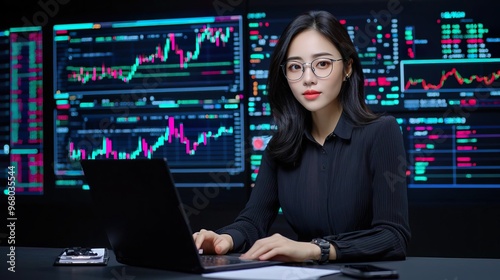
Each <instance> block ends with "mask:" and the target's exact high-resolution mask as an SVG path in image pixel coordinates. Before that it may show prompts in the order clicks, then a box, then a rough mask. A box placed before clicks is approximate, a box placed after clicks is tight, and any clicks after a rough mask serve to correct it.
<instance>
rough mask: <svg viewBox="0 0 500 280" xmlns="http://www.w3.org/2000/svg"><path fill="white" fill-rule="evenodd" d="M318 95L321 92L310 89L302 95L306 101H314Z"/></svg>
mask: <svg viewBox="0 0 500 280" xmlns="http://www.w3.org/2000/svg"><path fill="white" fill-rule="evenodd" d="M320 94H321V92H319V91H315V90H312V89H310V90H306V91H304V93H303V94H302V95H303V96H304V98H305V99H307V100H314V99H316V98H318V97H319V95H320Z"/></svg>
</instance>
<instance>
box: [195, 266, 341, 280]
mask: <svg viewBox="0 0 500 280" xmlns="http://www.w3.org/2000/svg"><path fill="white" fill-rule="evenodd" d="M339 272H340V270H336V269H319V268H309V267H299V266H281V265H275V266H265V267H259V268H250V269H240V270H232V271H221V272H212V273H205V274H203V277H207V278H219V279H254V280H273V279H279V280H281V279H297V280H299V279H318V278H319V277H321V276H325V275H330V274H335V273H339Z"/></svg>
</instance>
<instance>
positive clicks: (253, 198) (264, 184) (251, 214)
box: [216, 152, 279, 252]
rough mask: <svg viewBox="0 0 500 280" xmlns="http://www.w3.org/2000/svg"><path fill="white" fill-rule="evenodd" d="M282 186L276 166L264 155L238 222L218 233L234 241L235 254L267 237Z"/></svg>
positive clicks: (276, 211)
mask: <svg viewBox="0 0 500 280" xmlns="http://www.w3.org/2000/svg"><path fill="white" fill-rule="evenodd" d="M278 209H279V202H278V187H277V183H276V172H275V163H274V162H272V161H271V160H270V159H269V157H268V155H267V152H266V153H264V156H263V158H262V163H261V165H260V168H259V174H258V176H257V180H256V182H255V186H254V187H253V189H252V192H251V194H250V198H249V200H248V202H247V204H246V206H245V208H244V209H243V210H242V211H241V212H240V214H239V215H238V217H237V218H236V220H235V221H234V223H232V224H230V225H228V226H225V227H223V228H220V229H218V230H216V232H217V233H219V234H223V233H225V234H229V235H231V237H232V238H233V243H234V247H233V251H234V252H244V251H246V250H248V249H250V247H251V246H252V245H253V244H254V243H255V241H257V240H258V239H261V238H263V237H266V235H267V233H268V230H269V228H270V226H271V225H272V223H273V222H274V220H275V219H276V215H277V214H278Z"/></svg>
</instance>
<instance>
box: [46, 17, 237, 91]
mask: <svg viewBox="0 0 500 280" xmlns="http://www.w3.org/2000/svg"><path fill="white" fill-rule="evenodd" d="M241 25H242V21H241V17H223V18H220V19H218V18H215V20H214V22H210V23H206V22H200V23H198V24H194V23H193V21H192V20H187V19H186V20H185V22H183V20H182V19H180V20H178V21H176V22H175V24H172V25H168V26H167V27H165V26H156V25H154V22H151V25H148V24H141V25H133V24H130V25H126V26H123V25H121V26H119V25H118V24H113V23H107V24H101V25H99V26H100V28H90V29H89V28H83V27H82V28H81V29H79V26H78V25H76V26H75V27H73V26H72V25H69V26H68V25H64V26H60V27H59V26H56V27H55V30H56V32H55V34H54V41H55V44H54V45H55V54H56V56H55V58H54V59H55V61H54V64H55V67H54V69H55V75H54V79H55V85H56V89H55V90H56V91H57V90H59V91H61V92H72V91H89V90H93V91H95V90H102V91H105V90H130V89H134V88H136V87H137V86H142V87H146V88H148V87H151V88H155V89H159V88H170V89H172V88H186V87H192V86H193V85H196V86H198V87H199V88H202V89H203V90H210V89H211V88H218V89H225V90H230V91H237V90H241V87H242V74H243V73H242V63H241V59H242V47H241V41H242V38H241V35H242V34H241V28H242V26H241ZM103 26H105V27H103ZM117 26H119V28H116V27H117ZM68 30H69V31H68ZM70 31H71V32H70Z"/></svg>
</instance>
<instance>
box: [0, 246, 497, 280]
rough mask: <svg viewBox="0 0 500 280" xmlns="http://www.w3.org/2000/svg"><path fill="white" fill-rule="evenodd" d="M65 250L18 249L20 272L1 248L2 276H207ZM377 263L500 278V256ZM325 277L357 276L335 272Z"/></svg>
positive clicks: (415, 273)
mask: <svg viewBox="0 0 500 280" xmlns="http://www.w3.org/2000/svg"><path fill="white" fill-rule="evenodd" d="M62 250H63V249H62V248H16V251H15V262H16V263H15V265H16V266H15V270H16V272H15V273H12V272H9V271H8V270H7V268H8V267H9V264H8V263H7V262H6V261H8V259H7V258H8V257H7V254H8V253H9V251H8V247H0V260H1V262H0V263H1V264H0V269H1V270H0V279H114V280H140V279H184V280H189V279H205V278H203V277H202V276H200V275H193V274H185V273H178V272H172V271H164V270H158V269H148V268H141V267H133V266H127V265H122V264H120V263H118V262H116V259H115V257H114V255H113V253H112V252H110V256H111V257H110V260H109V263H108V265H107V266H95V267H78V266H75V267H61V266H53V263H54V260H55V258H56V256H57V255H58V254H59V253H60V252H61V251H62ZM373 264H376V265H380V266H384V267H388V268H392V269H396V270H397V271H398V272H399V275H400V277H399V279H403V280H407V279H416V280H424V279H425V280H429V279H439V280H465V279H473V280H476V279H478V280H489V279H495V280H498V279H500V259H466V258H463V259H461V258H421V257H419V258H417V257H409V258H407V260H405V261H388V262H373ZM339 265H340V264H339V263H334V264H333V263H332V264H328V265H322V266H317V267H320V268H333V269H335V268H338V266H339ZM308 267H315V266H311V265H309V266H308ZM321 279H353V278H349V277H346V276H343V275H341V274H335V275H330V276H328V277H324V278H321Z"/></svg>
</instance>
